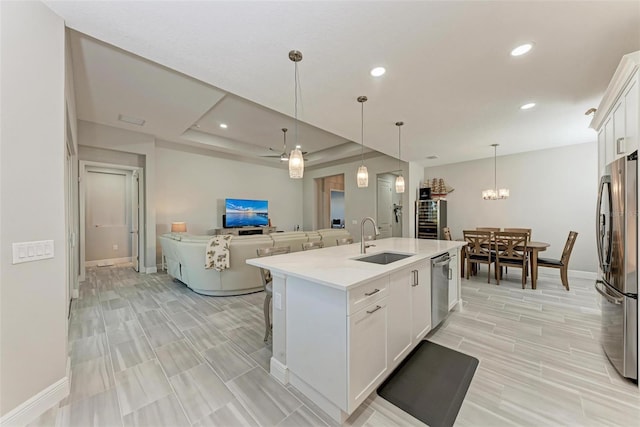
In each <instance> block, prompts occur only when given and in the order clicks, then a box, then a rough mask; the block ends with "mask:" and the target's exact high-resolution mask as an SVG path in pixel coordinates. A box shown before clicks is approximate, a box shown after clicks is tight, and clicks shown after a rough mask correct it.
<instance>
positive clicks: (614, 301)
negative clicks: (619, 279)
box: [594, 280, 622, 305]
mask: <svg viewBox="0 0 640 427" xmlns="http://www.w3.org/2000/svg"><path fill="white" fill-rule="evenodd" d="M598 283H603V282H602V281H601V280H596V284H595V285H594V286H595V288H596V291H598V293H599V294H600V295H602V296H603V297H604V298H605V299H606V300H607V301H609V302H610V303H612V304H616V305H620V304H622V298H615V297H612V296H611V295H609V294H607V293H606V292H605V291H603V290H602V289H600V287H599V286H598ZM605 286H606V285H605Z"/></svg>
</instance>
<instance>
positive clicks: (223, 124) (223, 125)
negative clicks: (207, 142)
mask: <svg viewBox="0 0 640 427" xmlns="http://www.w3.org/2000/svg"><path fill="white" fill-rule="evenodd" d="M220 127H221V128H222V129H226V128H228V127H229V126H227V124H226V123H220Z"/></svg>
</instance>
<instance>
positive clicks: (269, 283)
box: [256, 246, 291, 342]
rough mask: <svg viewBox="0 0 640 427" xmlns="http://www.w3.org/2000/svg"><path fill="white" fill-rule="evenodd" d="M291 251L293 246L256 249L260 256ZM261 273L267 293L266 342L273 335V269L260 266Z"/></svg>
mask: <svg viewBox="0 0 640 427" xmlns="http://www.w3.org/2000/svg"><path fill="white" fill-rule="evenodd" d="M289 252H291V248H290V247H289V246H274V247H272V248H258V249H256V253H257V254H258V257H265V256H272V255H280V254H288V253H289ZM260 275H261V276H262V285H263V286H264V291H265V293H266V295H265V297H264V324H265V333H264V342H267V340H268V339H269V335H271V299H272V297H273V277H272V276H271V271H270V270H269V269H266V268H260Z"/></svg>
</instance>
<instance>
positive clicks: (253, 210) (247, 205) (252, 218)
mask: <svg viewBox="0 0 640 427" xmlns="http://www.w3.org/2000/svg"><path fill="white" fill-rule="evenodd" d="M224 211H225V221H224V227H225V228H234V227H259V226H266V225H269V202H268V201H267V200H245V199H225V201H224Z"/></svg>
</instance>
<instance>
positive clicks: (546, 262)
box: [538, 231, 578, 290]
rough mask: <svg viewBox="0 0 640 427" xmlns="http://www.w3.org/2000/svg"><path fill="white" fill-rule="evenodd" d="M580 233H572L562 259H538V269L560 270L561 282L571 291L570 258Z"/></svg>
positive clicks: (565, 245)
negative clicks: (569, 276)
mask: <svg viewBox="0 0 640 427" xmlns="http://www.w3.org/2000/svg"><path fill="white" fill-rule="evenodd" d="M577 237H578V233H577V232H576V231H570V232H569V237H567V242H566V243H565V244H564V250H563V251H562V257H561V258H560V259H552V258H540V257H538V267H548V268H559V269H560V280H562V285H563V286H564V288H565V289H566V290H569V279H568V278H567V271H568V270H569V257H571V252H572V251H573V245H574V243H576V238H577Z"/></svg>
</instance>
